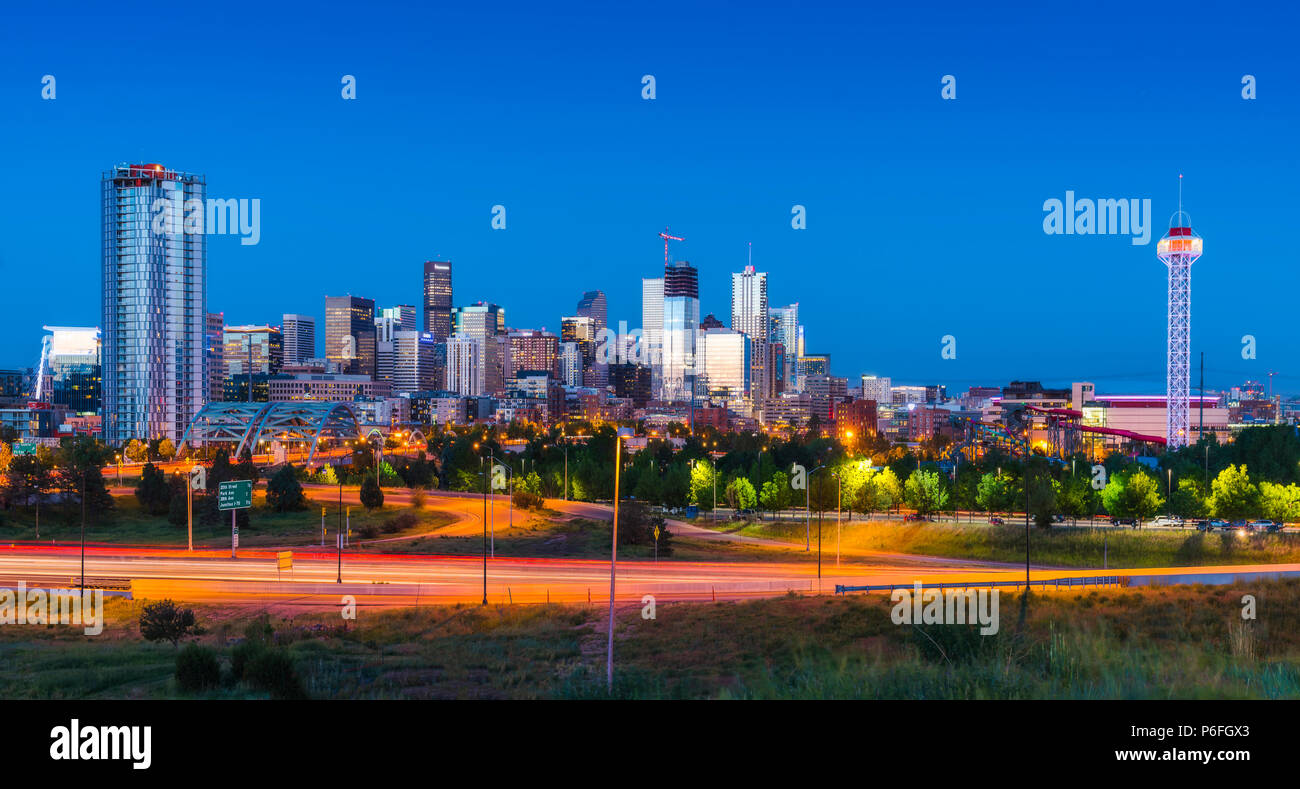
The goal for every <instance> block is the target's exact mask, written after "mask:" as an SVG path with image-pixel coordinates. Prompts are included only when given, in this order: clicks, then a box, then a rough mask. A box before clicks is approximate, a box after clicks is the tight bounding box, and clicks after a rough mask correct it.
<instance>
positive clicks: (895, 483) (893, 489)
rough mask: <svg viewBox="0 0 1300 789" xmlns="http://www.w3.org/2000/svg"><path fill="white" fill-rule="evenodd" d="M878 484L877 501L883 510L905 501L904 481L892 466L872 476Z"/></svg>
mask: <svg viewBox="0 0 1300 789" xmlns="http://www.w3.org/2000/svg"><path fill="white" fill-rule="evenodd" d="M872 482H873V483H874V484H875V486H876V503H877V506H878V507H879V508H880V509H881V510H886V511H887V510H891V509H895V508H896V507H898V505H899V504H901V503H902V502H903V483H902V482H901V481H899V479H898V475H897V474H895V473H894V470H893V469H892V468H886V469H884V470H882V471H881V472H880V473H879V474H876V475H875V476H874V477H872Z"/></svg>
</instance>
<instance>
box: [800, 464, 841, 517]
mask: <svg viewBox="0 0 1300 789" xmlns="http://www.w3.org/2000/svg"><path fill="white" fill-rule="evenodd" d="M826 471H827V470H826V469H822V470H821V472H822V473H818V474H812V475H810V476H808V478H807V479H806V480H805V482H804V484H806V485H807V486H808V492H807V494H806V496H807V502H808V506H809V508H811V509H812V510H813V511H814V512H817V513H822V512H828V511H830V510H833V509H835V501H836V495H837V491H836V490H835V479H834V478H833V477H831V475H830V474H828V473H825V472H826Z"/></svg>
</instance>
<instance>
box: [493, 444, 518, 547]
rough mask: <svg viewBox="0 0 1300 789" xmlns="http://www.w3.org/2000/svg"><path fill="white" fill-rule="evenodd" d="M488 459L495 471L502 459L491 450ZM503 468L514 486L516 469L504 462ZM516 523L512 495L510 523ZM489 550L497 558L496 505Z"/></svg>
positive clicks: (512, 524)
mask: <svg viewBox="0 0 1300 789" xmlns="http://www.w3.org/2000/svg"><path fill="white" fill-rule="evenodd" d="M488 460H489V461H491V462H490V463H489V467H488V471H489V472H495V471H496V464H497V463H499V462H500V461H499V460H498V459H497V456H496V455H494V454H492V452H491V451H489V452H488ZM502 468H504V469H505V470H506V473H507V474H509V475H510V484H511V485H512V486H513V485H514V481H515V473H514V470H513V469H511V468H510V467H509V466H507V465H505V464H504V463H503V464H502ZM514 523H515V503H514V499H513V497H512V498H511V501H510V525H511V526H514ZM489 552H490V553H491V556H492V558H493V559H495V558H497V524H496V507H493V508H492V543H491V548H490V549H489Z"/></svg>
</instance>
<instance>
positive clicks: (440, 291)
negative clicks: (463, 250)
mask: <svg viewBox="0 0 1300 789" xmlns="http://www.w3.org/2000/svg"><path fill="white" fill-rule="evenodd" d="M424 330H425V331H427V332H429V333H430V334H432V335H433V339H434V342H446V341H447V338H448V337H450V336H451V261H450V260H426V261H424Z"/></svg>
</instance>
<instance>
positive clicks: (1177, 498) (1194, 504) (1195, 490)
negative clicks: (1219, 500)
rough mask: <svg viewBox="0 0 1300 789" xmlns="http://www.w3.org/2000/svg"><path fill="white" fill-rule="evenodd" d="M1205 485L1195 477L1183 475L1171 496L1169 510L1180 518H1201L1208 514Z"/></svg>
mask: <svg viewBox="0 0 1300 789" xmlns="http://www.w3.org/2000/svg"><path fill="white" fill-rule="evenodd" d="M1207 498H1208V497H1207V495H1206V492H1205V485H1203V484H1202V483H1201V481H1200V480H1199V479H1196V478H1195V477H1183V478H1182V479H1180V480H1178V486H1177V487H1176V488H1175V489H1174V493H1173V495H1172V496H1170V497H1169V512H1170V514H1172V515H1177V516H1179V517H1180V518H1201V517H1204V516H1205V514H1206V503H1207V502H1206V499H1207Z"/></svg>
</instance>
